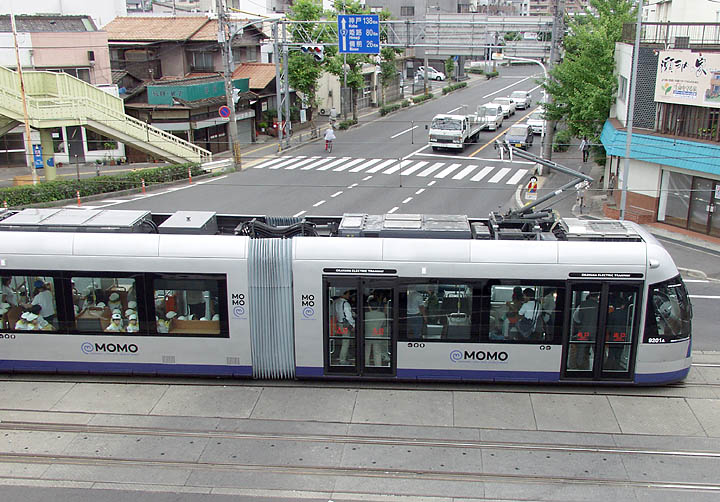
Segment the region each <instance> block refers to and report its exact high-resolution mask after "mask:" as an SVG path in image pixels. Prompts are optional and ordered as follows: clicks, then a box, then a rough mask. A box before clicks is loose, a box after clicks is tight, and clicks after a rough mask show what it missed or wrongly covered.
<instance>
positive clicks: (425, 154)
mask: <svg viewBox="0 0 720 502" xmlns="http://www.w3.org/2000/svg"><path fill="white" fill-rule="evenodd" d="M415 155H420V156H422V157H437V158H440V159H453V160H474V161H475V162H505V163H512V164H534V163H535V162H530V161H529V160H512V161H511V160H507V159H500V158H498V159H481V158H479V157H463V156H461V155H440V154H437V153H416V154H415ZM405 158H407V157H405Z"/></svg>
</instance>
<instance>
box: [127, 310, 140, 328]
mask: <svg viewBox="0 0 720 502" xmlns="http://www.w3.org/2000/svg"><path fill="white" fill-rule="evenodd" d="M125 331H127V332H128V333H137V332H138V331H140V326H138V321H137V314H135V313H133V314H130V315H129V316H128V325H127V328H125Z"/></svg>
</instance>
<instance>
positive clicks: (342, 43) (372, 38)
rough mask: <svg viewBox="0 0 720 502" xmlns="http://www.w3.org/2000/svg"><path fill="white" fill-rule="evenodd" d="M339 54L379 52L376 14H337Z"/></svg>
mask: <svg viewBox="0 0 720 502" xmlns="http://www.w3.org/2000/svg"><path fill="white" fill-rule="evenodd" d="M338 49H339V52H340V54H379V53H380V18H379V16H378V15H377V14H342V15H339V16H338Z"/></svg>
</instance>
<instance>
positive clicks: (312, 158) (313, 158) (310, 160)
mask: <svg viewBox="0 0 720 502" xmlns="http://www.w3.org/2000/svg"><path fill="white" fill-rule="evenodd" d="M319 158H320V157H317V156H315V157H310V158H308V159H305V160H303V161H300V162H297V163H295V164H290V165H289V166H287V167H286V168H285V169H289V170H292V169H297V168H298V167H300V166H303V165H305V164H308V163H310V162H312V161H314V160H317V159H319ZM270 169H272V167H271V168H270Z"/></svg>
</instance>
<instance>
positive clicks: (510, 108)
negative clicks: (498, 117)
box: [492, 98, 515, 118]
mask: <svg viewBox="0 0 720 502" xmlns="http://www.w3.org/2000/svg"><path fill="white" fill-rule="evenodd" d="M492 102H493V103H497V104H499V105H500V106H502V110H503V115H505V118H508V117H509V116H510V115H515V100H514V99H512V98H495V99H493V101H492Z"/></svg>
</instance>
